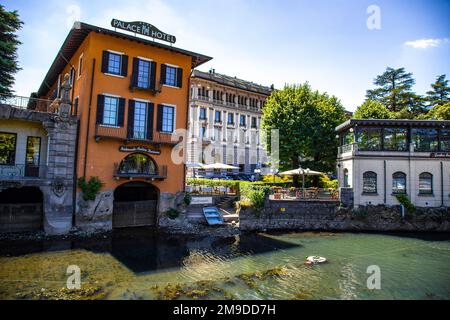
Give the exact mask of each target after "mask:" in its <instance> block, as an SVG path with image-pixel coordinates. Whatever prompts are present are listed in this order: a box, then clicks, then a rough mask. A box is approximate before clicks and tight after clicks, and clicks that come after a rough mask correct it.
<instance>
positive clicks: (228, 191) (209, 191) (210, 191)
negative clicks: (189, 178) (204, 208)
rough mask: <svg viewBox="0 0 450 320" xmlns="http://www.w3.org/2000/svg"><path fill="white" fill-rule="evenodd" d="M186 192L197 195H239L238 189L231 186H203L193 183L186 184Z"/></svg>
mask: <svg viewBox="0 0 450 320" xmlns="http://www.w3.org/2000/svg"><path fill="white" fill-rule="evenodd" d="M186 192H189V193H192V194H195V195H232V196H235V195H237V190H235V189H234V188H231V187H225V186H215V187H211V186H202V185H191V186H186Z"/></svg>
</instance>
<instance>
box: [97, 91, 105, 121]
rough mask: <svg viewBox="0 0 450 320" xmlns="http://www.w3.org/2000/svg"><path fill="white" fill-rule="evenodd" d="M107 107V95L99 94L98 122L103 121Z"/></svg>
mask: <svg viewBox="0 0 450 320" xmlns="http://www.w3.org/2000/svg"><path fill="white" fill-rule="evenodd" d="M104 108H105V96H104V95H102V94H99V95H98V96H97V119H96V123H97V124H102V123H103V109H104Z"/></svg>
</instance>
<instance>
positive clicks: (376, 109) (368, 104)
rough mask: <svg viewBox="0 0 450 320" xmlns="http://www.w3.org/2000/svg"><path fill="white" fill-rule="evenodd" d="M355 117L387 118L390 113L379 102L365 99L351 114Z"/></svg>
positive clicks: (389, 116)
mask: <svg viewBox="0 0 450 320" xmlns="http://www.w3.org/2000/svg"><path fill="white" fill-rule="evenodd" d="M353 118H355V119H389V118H391V113H390V112H389V110H388V108H386V106H385V105H384V104H382V103H381V102H378V101H375V100H366V101H365V102H364V103H363V104H362V105H361V106H360V107H358V109H356V112H355V114H354V115H353Z"/></svg>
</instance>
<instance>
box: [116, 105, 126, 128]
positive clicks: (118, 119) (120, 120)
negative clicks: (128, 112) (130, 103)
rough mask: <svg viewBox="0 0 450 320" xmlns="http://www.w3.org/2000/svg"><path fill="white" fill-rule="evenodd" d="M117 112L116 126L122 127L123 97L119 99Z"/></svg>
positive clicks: (123, 115) (123, 113) (123, 114)
mask: <svg viewBox="0 0 450 320" xmlns="http://www.w3.org/2000/svg"><path fill="white" fill-rule="evenodd" d="M118 111H119V114H118V115H117V126H119V127H123V120H124V117H125V99H124V98H120V99H119V110H118Z"/></svg>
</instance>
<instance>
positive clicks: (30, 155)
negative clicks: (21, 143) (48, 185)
mask: <svg viewBox="0 0 450 320" xmlns="http://www.w3.org/2000/svg"><path fill="white" fill-rule="evenodd" d="M40 151H41V138H40V137H28V138H27V153H26V161H27V165H33V166H38V165H39V158H40Z"/></svg>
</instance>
